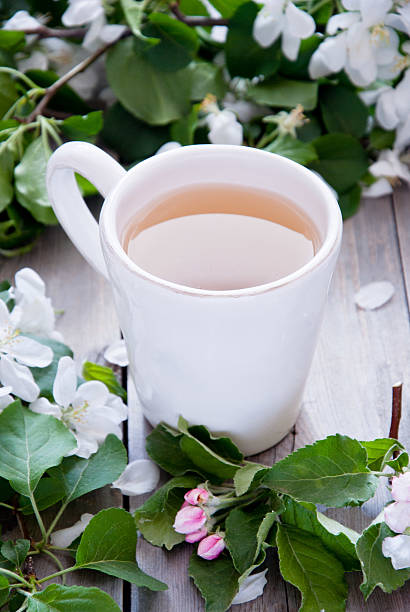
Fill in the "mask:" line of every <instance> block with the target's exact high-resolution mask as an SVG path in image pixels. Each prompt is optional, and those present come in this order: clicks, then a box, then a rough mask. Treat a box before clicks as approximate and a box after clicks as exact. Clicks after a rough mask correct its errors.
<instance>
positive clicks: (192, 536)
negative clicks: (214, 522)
mask: <svg viewBox="0 0 410 612" xmlns="http://www.w3.org/2000/svg"><path fill="white" fill-rule="evenodd" d="M207 534H208V530H207V528H206V527H202V528H201V529H198V531H193V532H192V533H188V534H187V535H186V536H185V542H188V543H189V544H193V543H194V542H199V540H203V539H204V537H205V536H206V535H207Z"/></svg>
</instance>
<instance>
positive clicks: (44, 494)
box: [19, 478, 65, 515]
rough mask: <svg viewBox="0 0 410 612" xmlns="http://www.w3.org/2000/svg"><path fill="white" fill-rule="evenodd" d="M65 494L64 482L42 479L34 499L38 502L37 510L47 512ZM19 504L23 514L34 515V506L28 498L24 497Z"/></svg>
mask: <svg viewBox="0 0 410 612" xmlns="http://www.w3.org/2000/svg"><path fill="white" fill-rule="evenodd" d="M64 494H65V491H64V486H63V483H62V482H59V481H56V480H53V479H52V478H42V479H41V480H40V482H39V483H38V485H37V487H36V490H35V491H34V499H35V500H36V504H37V508H38V509H39V510H45V509H46V508H49V507H50V506H54V504H56V503H57V502H59V501H60V500H61V499H63V497H64ZM19 504H20V510H21V512H22V513H23V514H25V515H28V514H33V512H34V510H33V506H32V505H31V502H30V500H29V499H28V497H24V495H22V496H21V497H20V501H19Z"/></svg>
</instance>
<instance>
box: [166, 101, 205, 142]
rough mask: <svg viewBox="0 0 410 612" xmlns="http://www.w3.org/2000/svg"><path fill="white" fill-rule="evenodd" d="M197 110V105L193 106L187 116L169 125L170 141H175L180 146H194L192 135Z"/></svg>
mask: <svg viewBox="0 0 410 612" xmlns="http://www.w3.org/2000/svg"><path fill="white" fill-rule="evenodd" d="M198 110H199V109H198V105H196V104H195V105H194V106H193V107H192V108H191V112H190V113H189V115H187V116H186V117H181V119H178V120H177V121H175V122H174V123H173V124H172V125H171V128H170V135H171V140H176V141H177V142H179V143H180V144H182V145H191V144H194V134H195V130H196V127H197V125H198Z"/></svg>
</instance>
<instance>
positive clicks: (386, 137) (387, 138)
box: [370, 127, 396, 151]
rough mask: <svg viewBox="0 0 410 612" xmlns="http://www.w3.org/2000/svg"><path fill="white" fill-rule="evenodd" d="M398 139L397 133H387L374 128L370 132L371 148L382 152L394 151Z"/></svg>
mask: <svg viewBox="0 0 410 612" xmlns="http://www.w3.org/2000/svg"><path fill="white" fill-rule="evenodd" d="M395 139H396V131H395V130H391V131H389V132H388V131H386V130H383V129H382V128H381V127H374V128H373V129H372V131H371V132H370V146H371V147H372V148H373V149H377V150H378V151H381V150H383V149H392V148H393V144H394V141H395Z"/></svg>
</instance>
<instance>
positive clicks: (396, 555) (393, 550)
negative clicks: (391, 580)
mask: <svg viewBox="0 0 410 612" xmlns="http://www.w3.org/2000/svg"><path fill="white" fill-rule="evenodd" d="M382 551H383V555H384V556H385V557H390V558H391V563H392V565H393V567H394V569H395V570H400V569H407V568H410V535H405V534H402V535H398V536H394V537H393V538H384V540H383V543H382Z"/></svg>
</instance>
